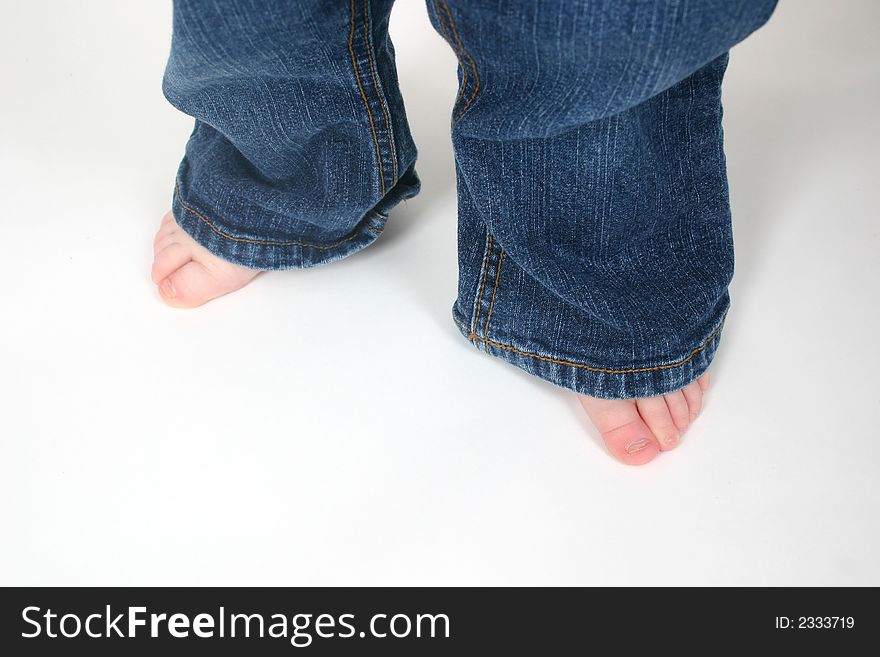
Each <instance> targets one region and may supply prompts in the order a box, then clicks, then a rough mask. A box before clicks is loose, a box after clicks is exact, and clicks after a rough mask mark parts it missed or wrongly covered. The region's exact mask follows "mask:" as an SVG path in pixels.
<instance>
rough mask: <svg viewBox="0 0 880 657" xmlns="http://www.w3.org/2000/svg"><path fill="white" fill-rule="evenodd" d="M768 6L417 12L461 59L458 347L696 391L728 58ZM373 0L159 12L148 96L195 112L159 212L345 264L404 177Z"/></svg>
mask: <svg viewBox="0 0 880 657" xmlns="http://www.w3.org/2000/svg"><path fill="white" fill-rule="evenodd" d="M775 4H776V2H775V0H678V1H673V0H669V1H666V2H663V1H659V0H630V1H621V0H617V1H612V0H567V1H566V0H492V1H485V2H484V1H477V0H428V2H427V5H428V12H429V14H430V17H431V21H432V23H433V25H434V27H435V28H436V30H437V32H438V33H439V34H440V35H441V36H442V37H443V38H444V39H445V40H446V41H447V42H448V43H449V45H450V47H451V48H452V50H453V51H454V52H455V55H456V57H457V58H458V60H459V69H458V76H459V83H460V84H459V91H458V96H457V98H456V100H455V105H454V107H453V112H452V119H451V122H452V141H453V145H454V148H455V159H456V174H457V180H458V222H459V224H458V225H459V231H458V246H459V287H458V298H457V299H456V301H455V304H454V306H453V316H454V319H455V322H456V323H457V325H458V327H459V330H460V331H461V332H462V334H463V335H464V336H465V337H467V338H468V339H469V340H470V341H471V342H472V343H473V344H474V345H475V346H477V347H478V348H479V349H481V350H484V351H486V352H487V353H489V354H491V355H493V356H497V357H498V358H501V359H503V360H506V361H508V362H510V363H512V364H513V365H516V366H518V367H520V368H522V369H524V370H526V371H527V372H530V373H531V374H534V375H536V376H539V377H541V378H543V379H546V380H548V381H550V382H552V383H555V384H557V385H561V386H564V387H566V388H570V389H572V390H575V391H577V392H581V393H584V394H588V395H592V396H595V397H604V398H631V397H644V396H651V395H659V394H663V393H666V392H669V391H672V390H676V389H678V388H681V387H683V386H685V385H687V384H688V383H689V382H691V381H693V380H694V379H695V378H697V377H698V376H699V375H700V374H702V373H703V372H704V371H705V369H706V368H707V367H708V366H709V363H710V362H711V360H712V357H713V355H714V353H715V350H716V349H717V347H718V344H719V340H720V338H721V331H722V328H723V324H724V319H725V317H726V314H727V311H728V309H729V306H730V297H729V294H728V291H727V286H728V284H729V282H730V280H731V277H732V275H733V266H734V258H733V237H732V230H731V220H730V208H729V201H728V191H727V178H726V171H725V160H724V151H723V139H722V127H721V116H722V109H721V81H722V78H723V75H724V71H725V68H726V66H727V61H728V54H727V52H728V50H729V49H730V48H731V47H732V46H733V45H735V44H736V43H738V42H739V41H741V40H742V39H744V38H745V37H746V36H748V35H749V34H750V33H751V32H753V31H754V30H756V29H757V28H758V27H760V26H761V25H762V24H763V23H764V22H765V21H766V20H767V19H768V18H769V16H770V14H771V13H772V11H773V9H774V6H775ZM391 5H392V0H347V1H346V0H308V1H305V0H302V1H300V2H288V1H284V0H274V1H270V0H259V1H257V0H250V1H248V2H245V1H244V0H218V1H215V2H212V3H203V2H199V1H198V0H176V2H175V10H174V35H173V45H172V52H171V57H170V59H169V63H168V67H167V71H166V75H165V80H164V91H165V94H166V97H167V98H168V99H169V101H170V102H171V103H173V104H174V105H175V106H176V107H178V108H179V109H180V110H182V111H184V112H186V113H188V114H190V115H192V116H194V117H195V119H196V125H195V130H194V132H193V134H192V137H191V138H190V141H189V143H188V145H187V150H186V155H185V157H184V159H183V162H182V164H181V166H180V169H179V172H178V176H177V184H176V188H175V192H174V199H173V210H174V214H175V217H176V218H177V221H178V222H179V223H180V225H181V226H182V227H183V228H184V229H185V230H186V231H187V232H188V233H190V234H191V235H192V236H193V237H194V238H195V239H196V240H197V241H199V242H200V243H201V244H203V245H204V246H206V247H207V248H208V249H209V250H210V251H212V252H213V253H215V254H217V255H218V256H220V257H223V258H226V259H228V260H230V261H233V262H236V263H239V264H242V265H245V266H248V267H253V268H258V269H283V268H292V267H308V266H313V265H318V264H323V263H326V262H330V261H332V260H336V259H339V258H342V257H344V256H346V255H348V254H350V253H352V252H354V251H357V250H358V249H360V248H363V247H364V246H366V245H367V244H369V243H370V242H372V241H373V240H375V239H376V238H377V237H378V235H379V234H380V233H381V231H382V228H383V226H384V223H385V220H386V218H387V216H388V212H389V210H390V209H391V208H392V207H393V206H394V205H395V204H396V203H398V202H399V201H400V200H402V199H405V198H407V197H410V196H413V195H414V194H415V193H416V192H417V191H418V187H419V181H418V178H417V176H416V174H415V170H414V162H415V158H416V148H415V145H414V144H413V141H412V137H411V135H410V133H409V130H408V128H407V124H406V117H405V112H404V106H403V99H402V98H401V96H400V92H399V89H398V86H397V79H396V74H395V68H394V51H393V48H392V45H391V41H390V39H389V38H388V32H387V26H388V17H389V13H390V10H391Z"/></svg>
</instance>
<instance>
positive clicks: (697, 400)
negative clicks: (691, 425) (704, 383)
mask: <svg viewBox="0 0 880 657" xmlns="http://www.w3.org/2000/svg"><path fill="white" fill-rule="evenodd" d="M681 393H682V394H683V395H684V398H685V400H687V405H688V416H689V417H690V420H691V422H693V421H694V420H696V419H697V416H698V415H699V414H700V411H701V410H702V408H703V389H702V388H701V387H700V384H699V382H697V381H691V382H690V383H689V384H687V385H686V386H685V387H684V388H682V389H681Z"/></svg>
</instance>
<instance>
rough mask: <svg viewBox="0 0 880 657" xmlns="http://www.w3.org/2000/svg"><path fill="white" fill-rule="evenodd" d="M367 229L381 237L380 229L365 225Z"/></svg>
mask: <svg viewBox="0 0 880 657" xmlns="http://www.w3.org/2000/svg"><path fill="white" fill-rule="evenodd" d="M367 228H369V229H370V230H371V231H373V232H374V233H376V234H377V235H381V234H382V229H381V228H376V227H375V226H371V225H369V224H367Z"/></svg>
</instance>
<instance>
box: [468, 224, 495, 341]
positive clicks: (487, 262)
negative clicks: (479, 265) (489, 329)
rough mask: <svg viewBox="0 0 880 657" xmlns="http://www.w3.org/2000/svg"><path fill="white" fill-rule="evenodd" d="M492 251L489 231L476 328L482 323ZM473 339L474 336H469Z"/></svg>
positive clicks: (472, 334) (475, 322) (472, 333)
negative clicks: (481, 311)
mask: <svg viewBox="0 0 880 657" xmlns="http://www.w3.org/2000/svg"><path fill="white" fill-rule="evenodd" d="M491 253H492V233H489V238H488V239H487V241H486V259H485V260H484V261H483V284H482V285H481V286H480V296H478V297H477V314H476V316H475V317H474V328H475V329H476V328H477V324H479V323H480V309H481V307H482V305H483V292H485V291H486V275H487V274H488V273H489V256H490V254H491ZM474 335H476V333H474V332H473V331H471V336H474ZM469 339H473V337H471V338H469Z"/></svg>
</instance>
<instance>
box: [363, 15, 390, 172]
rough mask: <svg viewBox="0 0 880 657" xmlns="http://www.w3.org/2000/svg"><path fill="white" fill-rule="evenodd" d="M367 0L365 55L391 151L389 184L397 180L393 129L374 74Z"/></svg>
mask: <svg viewBox="0 0 880 657" xmlns="http://www.w3.org/2000/svg"><path fill="white" fill-rule="evenodd" d="M368 2H369V0H364V39H366V42H367V57H368V58H369V60H370V74H371V75H372V77H373V89H375V90H376V97H377V98H378V99H379V104H380V105H382V113H383V114H384V115H385V129H386V130H387V131H388V145H389V151H390V153H391V185H392V186H393V185H394V184H395V183H396V182H397V156H396V154H395V148H394V131H393V130H392V129H391V114H390V113H389V111H388V105H387V103H386V102H385V96H384V95H383V94H382V92H381V91H380V90H379V80H378V77H377V75H376V63H375V61H373V38H372V34H371V32H370V17H369V7H368V4H367V3H368Z"/></svg>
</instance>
